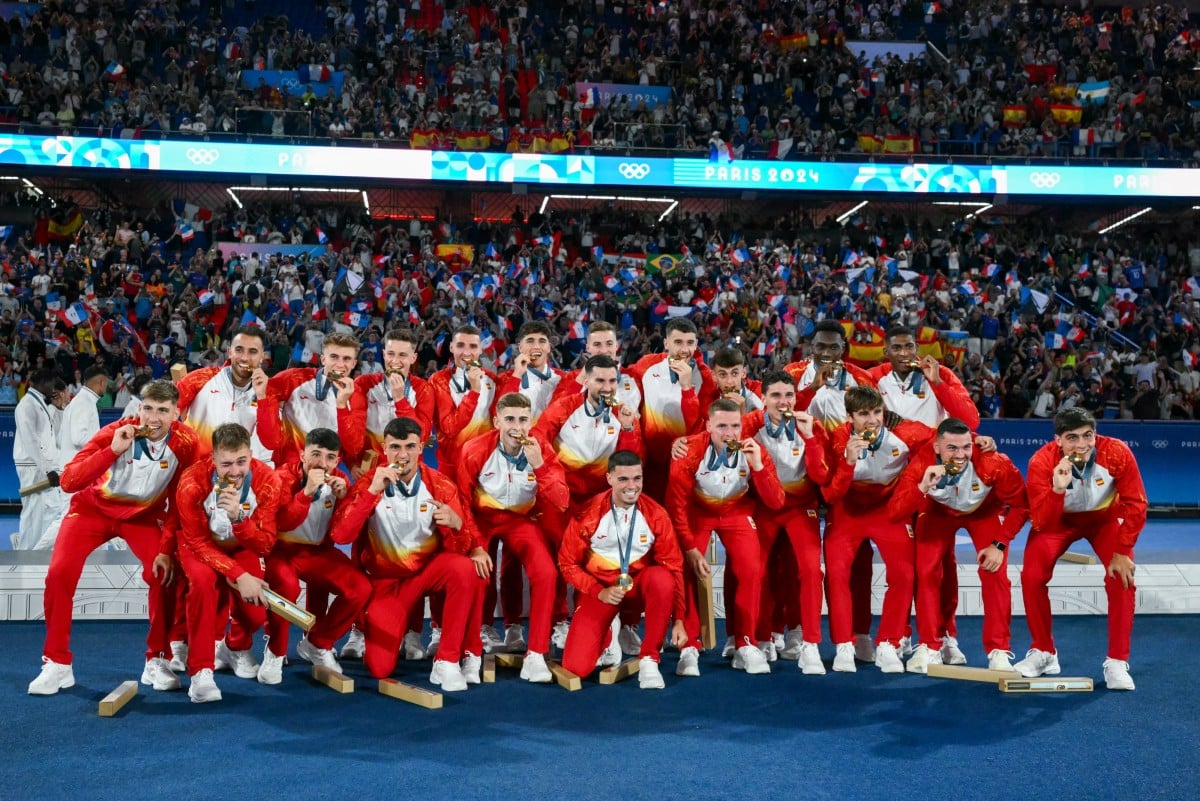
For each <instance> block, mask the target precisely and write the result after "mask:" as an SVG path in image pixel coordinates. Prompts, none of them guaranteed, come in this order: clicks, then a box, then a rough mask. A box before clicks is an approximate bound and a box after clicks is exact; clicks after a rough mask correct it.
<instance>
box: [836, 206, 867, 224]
mask: <svg viewBox="0 0 1200 801" xmlns="http://www.w3.org/2000/svg"><path fill="white" fill-rule="evenodd" d="M869 202H870V201H869V200H864V201H862V202H861V203H859V204H858V205H857V206H855V207H854V208H852V209H850V211H847V212H845V213H843V214H842V215H841V216H839V217H838V218H837V224H838V225H841V224H843V223H844V222H846V220H848V219H850V218H851V217H852V216H854V213H855V212H857V211H858V210H859V209H861V208H862V207H863V206H865V205H867V204H868V203H869Z"/></svg>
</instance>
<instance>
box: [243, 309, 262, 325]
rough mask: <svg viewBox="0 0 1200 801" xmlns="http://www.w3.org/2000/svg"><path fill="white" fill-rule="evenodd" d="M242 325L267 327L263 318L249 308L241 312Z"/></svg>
mask: <svg viewBox="0 0 1200 801" xmlns="http://www.w3.org/2000/svg"><path fill="white" fill-rule="evenodd" d="M242 325H254V326H258V327H259V328H266V327H267V324H266V322H264V321H263V318H261V317H259V316H258V315H257V314H255V313H254V312H252V311H250V310H249V309H246V311H245V312H244V313H243V314H242Z"/></svg>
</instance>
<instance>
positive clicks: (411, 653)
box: [342, 631, 425, 660]
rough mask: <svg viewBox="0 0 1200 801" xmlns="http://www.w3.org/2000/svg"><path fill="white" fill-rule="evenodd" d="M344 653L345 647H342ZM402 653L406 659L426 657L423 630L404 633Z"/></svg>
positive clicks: (401, 645) (401, 646) (401, 644)
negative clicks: (422, 636)
mask: <svg viewBox="0 0 1200 801" xmlns="http://www.w3.org/2000/svg"><path fill="white" fill-rule="evenodd" d="M342 650H343V653H344V652H345V649H342ZM400 655H401V656H402V657H403V658H405V659H413V660H416V659H424V658H425V646H423V645H421V632H419V631H410V632H409V633H408V634H405V635H404V641H403V642H401V643H400Z"/></svg>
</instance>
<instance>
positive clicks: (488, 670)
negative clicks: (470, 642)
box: [480, 654, 496, 684]
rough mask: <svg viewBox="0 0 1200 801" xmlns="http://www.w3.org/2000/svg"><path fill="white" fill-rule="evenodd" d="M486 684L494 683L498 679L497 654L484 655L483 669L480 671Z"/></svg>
mask: <svg viewBox="0 0 1200 801" xmlns="http://www.w3.org/2000/svg"><path fill="white" fill-rule="evenodd" d="M480 673H481V674H482V678H483V683H484V684H492V683H493V682H495V681H496V655H495V654H484V655H483V670H482V671H480Z"/></svg>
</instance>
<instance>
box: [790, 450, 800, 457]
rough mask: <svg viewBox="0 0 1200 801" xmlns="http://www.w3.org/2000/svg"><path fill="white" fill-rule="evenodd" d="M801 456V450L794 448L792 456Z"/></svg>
mask: <svg viewBox="0 0 1200 801" xmlns="http://www.w3.org/2000/svg"><path fill="white" fill-rule="evenodd" d="M799 455H800V449H799V448H792V456H799Z"/></svg>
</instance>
